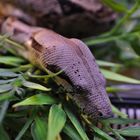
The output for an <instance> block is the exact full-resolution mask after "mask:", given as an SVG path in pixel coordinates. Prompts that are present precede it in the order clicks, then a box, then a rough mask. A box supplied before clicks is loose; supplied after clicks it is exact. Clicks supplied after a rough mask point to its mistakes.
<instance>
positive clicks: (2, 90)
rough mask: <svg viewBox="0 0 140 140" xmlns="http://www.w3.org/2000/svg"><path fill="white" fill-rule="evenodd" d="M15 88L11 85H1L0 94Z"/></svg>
mask: <svg viewBox="0 0 140 140" xmlns="http://www.w3.org/2000/svg"><path fill="white" fill-rule="evenodd" d="M12 88H13V87H12V85H11V84H5V85H0V93H2V92H6V91H9V90H11V89H12Z"/></svg>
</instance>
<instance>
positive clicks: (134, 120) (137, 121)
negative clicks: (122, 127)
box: [106, 118, 140, 124]
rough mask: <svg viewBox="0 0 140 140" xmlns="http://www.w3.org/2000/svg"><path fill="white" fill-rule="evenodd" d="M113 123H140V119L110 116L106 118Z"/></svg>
mask: <svg viewBox="0 0 140 140" xmlns="http://www.w3.org/2000/svg"><path fill="white" fill-rule="evenodd" d="M106 121H107V122H108V123H111V124H130V123H140V120H136V119H127V118H109V119H107V120H106Z"/></svg>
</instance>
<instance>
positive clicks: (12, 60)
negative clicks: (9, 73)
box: [0, 56, 25, 66]
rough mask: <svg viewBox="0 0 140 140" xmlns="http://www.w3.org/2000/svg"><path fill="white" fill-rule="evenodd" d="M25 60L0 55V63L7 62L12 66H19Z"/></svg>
mask: <svg viewBox="0 0 140 140" xmlns="http://www.w3.org/2000/svg"><path fill="white" fill-rule="evenodd" d="M23 62H25V60H24V59H21V58H19V57H14V56H0V63H1V64H7V65H11V66H18V65H19V64H20V63H23Z"/></svg>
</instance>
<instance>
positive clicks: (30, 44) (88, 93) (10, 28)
mask: <svg viewBox="0 0 140 140" xmlns="http://www.w3.org/2000/svg"><path fill="white" fill-rule="evenodd" d="M2 32H3V33H8V34H11V35H12V36H11V39H12V40H15V41H17V42H19V43H22V44H24V45H25V46H26V49H27V52H26V53H27V55H26V58H27V59H29V60H30V61H31V62H32V63H35V64H36V65H38V66H39V67H46V68H47V69H49V70H51V71H53V72H55V71H59V70H64V72H63V76H65V77H67V79H68V81H70V83H71V84H72V86H73V88H74V90H75V91H76V92H75V93H74V94H72V97H73V100H74V101H75V102H76V103H78V105H79V107H80V108H81V109H82V110H83V112H84V113H86V114H88V115H90V116H91V117H92V118H96V119H97V118H100V117H102V118H108V117H111V116H112V111H111V106H110V101H109V98H108V95H107V93H106V90H105V83H106V81H105V79H104V77H103V75H102V74H101V72H100V71H99V67H98V65H97V64H96V62H95V58H94V57H93V55H92V53H91V52H90V50H89V49H88V47H87V46H86V45H85V44H84V43H83V42H82V41H80V40H78V39H68V38H65V37H63V36H61V35H59V34H57V33H55V32H53V31H51V30H48V29H44V28H38V27H29V26H27V25H25V24H23V23H21V22H19V21H17V20H15V19H12V18H9V19H7V21H5V22H4V24H3V26H2ZM21 55H22V53H21Z"/></svg>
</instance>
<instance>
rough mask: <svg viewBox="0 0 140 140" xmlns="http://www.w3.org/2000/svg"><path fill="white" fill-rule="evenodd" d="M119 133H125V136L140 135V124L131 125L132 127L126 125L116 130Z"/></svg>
mask: <svg viewBox="0 0 140 140" xmlns="http://www.w3.org/2000/svg"><path fill="white" fill-rule="evenodd" d="M115 131H117V132H118V133H119V134H121V135H123V136H128V137H137V136H140V126H136V127H134V126H130V127H126V128H123V129H120V130H116V129H115Z"/></svg>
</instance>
